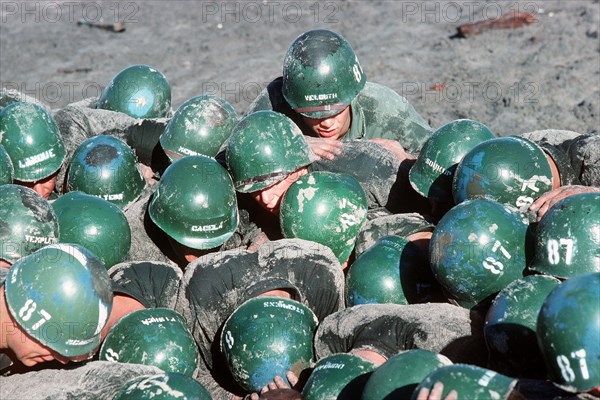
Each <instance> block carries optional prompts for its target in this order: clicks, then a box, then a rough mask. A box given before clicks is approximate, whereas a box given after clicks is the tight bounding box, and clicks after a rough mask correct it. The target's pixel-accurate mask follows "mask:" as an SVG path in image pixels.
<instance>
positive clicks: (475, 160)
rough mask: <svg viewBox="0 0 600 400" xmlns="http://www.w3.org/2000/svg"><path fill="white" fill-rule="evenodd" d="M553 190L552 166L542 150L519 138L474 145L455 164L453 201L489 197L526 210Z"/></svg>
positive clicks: (494, 140)
mask: <svg viewBox="0 0 600 400" xmlns="http://www.w3.org/2000/svg"><path fill="white" fill-rule="evenodd" d="M550 190H552V169H551V168H550V163H549V161H548V159H547V158H546V156H545V153H544V151H543V150H542V149H541V148H540V147H539V146H538V145H537V144H535V143H533V142H531V141H529V140H527V139H523V138H521V137H515V136H507V137H500V138H494V139H490V140H487V141H485V142H482V143H480V144H478V145H477V146H475V147H473V149H471V151H469V152H468V153H467V154H465V156H464V157H463V160H462V161H461V162H460V163H459V164H458V167H457V168H456V172H455V173H454V179H453V181H452V195H453V197H454V201H455V203H456V204H458V203H460V202H461V201H464V200H467V199H474V198H488V199H491V200H496V201H498V202H500V203H504V204H509V205H511V206H513V207H517V208H519V209H521V210H525V209H527V208H528V207H529V206H530V205H531V203H533V201H534V200H535V199H537V198H538V197H539V196H541V195H542V194H544V193H546V192H548V191H550Z"/></svg>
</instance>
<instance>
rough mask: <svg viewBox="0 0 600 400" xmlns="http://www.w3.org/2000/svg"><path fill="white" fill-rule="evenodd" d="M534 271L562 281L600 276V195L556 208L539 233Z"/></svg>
mask: <svg viewBox="0 0 600 400" xmlns="http://www.w3.org/2000/svg"><path fill="white" fill-rule="evenodd" d="M535 232H536V233H535V258H534V260H533V263H532V265H531V266H530V267H529V268H530V269H532V270H534V271H537V272H541V273H543V274H546V275H552V276H556V277H558V278H569V277H572V276H575V275H580V274H585V273H588V272H600V194H598V193H580V194H575V195H573V196H569V197H566V198H564V199H562V200H560V201H559V202H557V203H556V204H554V205H553V206H552V207H551V208H550V209H549V210H548V211H547V212H546V213H545V214H544V216H543V217H542V219H541V220H540V222H539V223H538V225H537V227H536V231H535Z"/></svg>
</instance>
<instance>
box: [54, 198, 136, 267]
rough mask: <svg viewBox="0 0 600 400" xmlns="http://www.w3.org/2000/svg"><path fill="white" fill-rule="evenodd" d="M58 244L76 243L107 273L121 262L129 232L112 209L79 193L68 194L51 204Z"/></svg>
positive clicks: (128, 243) (118, 211)
mask: <svg viewBox="0 0 600 400" xmlns="http://www.w3.org/2000/svg"><path fill="white" fill-rule="evenodd" d="M52 208H54V212H55V213H56V217H57V218H58V225H59V227H60V241H61V242H63V243H77V244H80V245H82V246H84V247H85V248H87V249H88V250H90V251H91V252H92V253H94V254H95V255H96V256H97V257H98V258H99V259H100V261H102V263H103V264H104V266H105V267H106V268H107V269H109V268H110V267H112V266H113V265H115V264H117V263H120V262H121V261H123V260H124V259H125V257H126V256H127V253H128V252H129V247H130V246H131V229H130V227H129V222H127V218H126V217H125V214H124V213H123V211H121V209H120V208H119V207H117V206H116V205H114V204H112V203H110V202H108V201H106V200H103V199H100V198H98V197H96V196H91V195H89V194H85V193H83V192H69V193H67V194H65V195H63V196H60V197H59V198H58V199H56V200H55V201H54V202H53V203H52Z"/></svg>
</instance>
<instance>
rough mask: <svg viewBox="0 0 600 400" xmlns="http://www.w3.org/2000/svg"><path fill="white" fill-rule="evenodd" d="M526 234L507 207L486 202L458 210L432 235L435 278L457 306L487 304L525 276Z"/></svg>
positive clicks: (519, 217) (477, 201) (519, 219)
mask: <svg viewBox="0 0 600 400" xmlns="http://www.w3.org/2000/svg"><path fill="white" fill-rule="evenodd" d="M527 228H528V223H527V219H526V218H525V217H524V216H523V215H521V214H520V213H519V212H518V211H517V210H515V209H514V208H512V207H510V206H507V205H503V204H500V203H497V202H495V201H491V200H486V199H475V200H467V201H465V202H463V203H461V204H458V205H456V206H454V207H453V208H452V209H450V211H448V212H447V213H446V214H445V215H444V216H443V217H442V219H441V220H440V221H439V223H438V225H437V226H436V228H435V230H434V231H433V235H432V237H431V242H430V244H429V253H430V262H431V268H432V270H433V274H434V275H435V277H436V278H437V279H438V281H439V282H440V283H441V285H442V286H443V287H444V288H445V289H446V290H447V291H448V292H449V294H450V295H451V296H452V297H453V298H454V299H455V300H456V301H457V302H458V303H459V304H460V305H461V306H463V307H467V308H469V307H473V306H475V305H477V304H478V303H480V302H485V301H487V300H488V298H489V297H490V296H492V295H495V294H496V293H497V292H499V291H500V290H502V289H503V288H504V287H505V286H506V285H508V284H509V283H510V282H512V281H514V280H515V279H518V278H521V277H522V276H523V270H524V269H525V265H526V261H525V242H526V233H527Z"/></svg>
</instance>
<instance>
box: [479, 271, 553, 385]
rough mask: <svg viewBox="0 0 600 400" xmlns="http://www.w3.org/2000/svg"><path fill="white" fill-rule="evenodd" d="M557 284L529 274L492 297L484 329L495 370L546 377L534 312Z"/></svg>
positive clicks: (511, 373) (510, 373) (504, 372)
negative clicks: (538, 344)
mask: <svg viewBox="0 0 600 400" xmlns="http://www.w3.org/2000/svg"><path fill="white" fill-rule="evenodd" d="M559 283H560V281H559V280H558V279H555V278H553V277H550V276H546V275H529V276H526V277H524V278H520V279H517V280H515V281H513V282H511V283H510V284H508V285H507V286H506V287H505V288H504V289H502V290H501V291H500V293H498V295H497V296H496V297H495V298H494V300H493V301H492V305H491V306H490V308H489V309H488V312H487V315H486V317H485V327H484V331H483V333H484V337H485V341H486V344H487V347H488V350H489V360H490V363H489V366H490V367H491V368H492V369H493V370H494V371H498V372H500V373H503V374H506V375H510V376H521V377H528V378H537V379H544V378H545V377H546V375H545V372H546V371H545V369H546V368H545V366H544V361H543V359H542V355H541V353H540V351H539V349H538V346H537V337H536V323H537V315H538V313H539V311H540V309H541V308H542V303H543V302H544V300H545V299H546V297H547V296H548V294H549V293H550V292H551V291H552V289H554V288H555V287H556V286H557V285H558V284H559Z"/></svg>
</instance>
